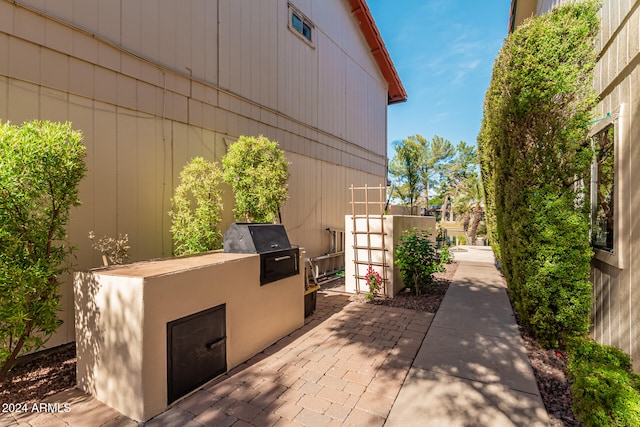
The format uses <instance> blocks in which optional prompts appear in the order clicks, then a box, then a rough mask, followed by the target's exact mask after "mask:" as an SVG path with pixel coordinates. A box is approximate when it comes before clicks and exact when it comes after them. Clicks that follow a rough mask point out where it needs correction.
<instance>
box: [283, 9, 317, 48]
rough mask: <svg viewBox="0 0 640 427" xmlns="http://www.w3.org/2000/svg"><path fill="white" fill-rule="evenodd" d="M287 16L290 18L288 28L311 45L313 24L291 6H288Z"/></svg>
mask: <svg viewBox="0 0 640 427" xmlns="http://www.w3.org/2000/svg"><path fill="white" fill-rule="evenodd" d="M289 14H290V16H291V19H290V21H289V22H290V27H291V28H293V29H294V30H295V31H296V32H298V33H299V34H300V35H301V36H302V37H304V38H305V39H307V41H309V42H311V43H313V23H311V21H309V19H308V18H307V17H306V16H304V15H303V14H302V13H300V12H299V11H298V10H297V9H296V8H295V7H293V6H292V5H291V4H289Z"/></svg>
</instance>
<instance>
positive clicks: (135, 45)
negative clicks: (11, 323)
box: [0, 0, 387, 346]
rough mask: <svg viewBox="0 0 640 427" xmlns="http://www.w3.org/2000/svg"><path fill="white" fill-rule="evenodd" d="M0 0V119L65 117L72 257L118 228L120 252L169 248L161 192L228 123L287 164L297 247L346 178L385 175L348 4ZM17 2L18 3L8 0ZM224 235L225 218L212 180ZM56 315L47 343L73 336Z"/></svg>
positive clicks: (149, 254) (319, 240)
mask: <svg viewBox="0 0 640 427" xmlns="http://www.w3.org/2000/svg"><path fill="white" fill-rule="evenodd" d="M293 3H294V4H295V5H296V6H297V7H298V9H300V10H301V11H302V12H303V13H304V14H305V15H306V16H308V17H309V18H310V19H312V20H313V22H314V24H315V32H314V45H313V46H309V45H308V44H306V43H304V42H303V41H302V40H301V39H300V37H298V36H297V35H295V34H294V33H293V32H292V31H290V30H289V29H288V27H287V22H288V10H287V1H286V0H277V1H276V2H263V1H259V0H252V1H248V0H247V1H242V2H238V1H225V0H218V1H208V2H196V1H188V2H181V3H180V4H179V5H178V3H175V2H161V3H158V2H149V1H139V2H100V1H98V0H87V1H82V2H77V1H72V0H24V1H18V2H13V1H6V0H0V120H3V121H7V120H8V121H11V122H12V123H16V124H17V123H21V122H23V121H28V120H33V119H48V120H55V121H71V122H72V123H73V127H74V128H75V129H79V130H81V131H82V132H83V134H84V142H85V144H86V145H87V148H88V154H87V164H88V168H89V173H88V176H87V177H86V178H85V179H84V180H83V181H82V183H81V185H80V198H81V200H82V206H80V207H78V208H77V209H74V211H73V213H72V220H71V223H70V225H69V230H68V231H69V233H68V234H69V239H70V242H71V244H72V245H74V246H75V247H77V252H76V254H77V258H76V259H75V260H74V262H75V263H76V267H77V269H87V268H91V267H95V266H98V265H100V258H99V254H97V253H96V252H95V251H93V250H92V249H91V247H90V241H89V240H88V238H87V235H88V232H89V231H90V230H93V231H94V232H95V233H96V235H97V236H103V235H110V236H116V235H118V234H119V233H127V234H128V235H129V240H130V245H131V250H130V256H131V259H132V260H134V261H136V260H143V259H150V258H157V257H163V256H169V255H171V250H172V245H171V236H170V234H169V231H168V230H169V226H170V220H169V217H168V215H167V212H168V210H169V209H170V198H171V194H172V191H173V188H175V186H176V185H177V183H178V175H179V173H180V170H181V169H182V168H183V166H184V165H185V164H186V163H187V162H188V161H189V160H190V159H191V158H193V157H195V156H203V157H205V158H207V159H209V160H213V161H220V159H221V158H222V156H223V155H224V154H225V152H226V149H227V146H228V145H229V144H230V143H232V142H233V141H235V139H236V138H237V137H238V136H240V135H258V134H264V135H265V136H267V137H269V138H271V139H275V140H277V141H278V142H279V143H280V146H281V147H282V148H284V149H285V150H286V156H287V159H288V160H289V161H290V162H291V167H290V171H291V180H290V191H289V195H290V198H289V201H288V202H287V203H286V204H285V205H284V206H283V208H282V216H283V222H284V224H285V226H286V228H287V231H288V233H289V237H290V240H291V241H292V242H293V243H296V244H299V245H303V246H305V247H306V248H307V250H308V255H309V256H316V255H321V254H323V253H325V252H326V251H327V250H328V249H329V245H330V242H329V238H328V234H327V233H326V232H325V231H324V230H325V229H326V228H327V227H330V228H337V229H340V228H342V225H343V215H344V214H345V213H346V212H348V209H349V205H348V201H349V194H348V190H347V189H348V187H349V186H350V185H352V184H354V185H364V184H370V185H378V184H380V183H384V182H385V180H386V178H385V177H386V108H387V84H386V81H385V80H384V78H383V76H382V75H381V74H380V71H379V69H378V68H377V66H376V64H375V61H374V60H373V57H372V56H371V54H370V52H369V48H368V46H367V44H366V42H365V40H364V39H363V37H362V35H361V33H360V31H359V29H358V26H357V23H356V22H355V20H354V19H353V17H352V16H351V13H350V10H349V7H348V2H346V1H343V0H328V1H325V2H322V5H321V6H319V5H316V4H315V3H314V2H311V1H309V0H297V1H293ZM20 5H22V7H21V6H20ZM223 201H224V207H225V209H224V213H223V223H222V225H221V228H222V231H223V232H224V231H225V230H226V227H227V226H228V225H229V224H230V223H231V222H232V221H233V214H232V207H233V199H232V195H231V193H230V191H229V189H228V188H226V187H225V195H224V198H223ZM62 295H63V298H62V299H63V311H62V312H61V318H62V319H63V321H64V322H65V324H64V326H63V327H62V328H61V329H60V330H59V333H58V334H57V335H56V336H55V337H54V338H53V339H52V340H51V341H50V342H49V343H48V345H49V346H54V345H58V344H61V343H65V342H70V341H73V339H74V331H73V328H72V327H71V325H73V312H72V310H71V307H73V299H72V292H71V284H70V281H69V280H67V281H66V283H65V285H64V286H63V289H62Z"/></svg>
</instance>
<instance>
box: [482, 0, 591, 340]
mask: <svg viewBox="0 0 640 427" xmlns="http://www.w3.org/2000/svg"><path fill="white" fill-rule="evenodd" d="M598 8H599V4H598V2H596V1H594V0H587V1H584V2H580V3H572V4H569V5H566V6H562V7H558V8H555V9H554V10H553V11H552V12H550V13H548V14H545V15H542V16H540V17H535V18H532V19H530V20H529V21H527V22H526V23H524V24H523V25H522V26H521V27H520V28H519V29H518V30H516V31H515V32H514V33H513V34H511V35H510V36H509V37H508V38H507V39H506V41H505V44H504V46H503V48H502V50H501V51H500V53H499V55H498V57H497V59H496V61H495V64H494V69H493V77H492V81H491V84H490V86H489V89H488V91H487V94H486V98H485V106H484V119H483V123H482V127H481V130H480V134H479V136H478V149H479V153H480V160H481V169H482V176H483V181H484V188H485V193H486V194H485V195H486V202H487V214H488V226H489V228H490V233H491V236H492V238H493V239H492V244H493V245H494V249H495V250H496V253H497V254H498V257H499V259H500V261H501V265H502V267H503V271H504V274H505V277H506V279H507V282H508V284H509V289H510V291H511V295H512V298H513V302H514V306H515V308H516V311H517V312H518V315H519V316H520V318H521V320H522V321H524V322H525V323H526V324H527V325H528V326H529V328H530V329H531V331H532V332H533V333H534V334H535V335H536V338H537V339H538V341H539V342H540V343H542V344H543V345H547V346H556V345H557V344H558V343H559V342H560V341H562V340H563V339H564V338H566V337H567V336H568V335H576V334H582V333H585V332H586V331H587V329H588V325H589V310H590V307H591V287H590V283H589V263H590V260H591V256H592V251H591V248H590V245H589V214H588V212H589V211H588V209H589V207H588V200H589V198H588V197H586V194H584V193H585V192H586V191H587V190H588V189H585V188H584V186H582V187H581V186H580V179H582V178H584V179H585V182H586V186H588V183H589V166H590V164H591V159H592V155H593V153H592V150H591V146H590V143H589V141H588V131H589V124H590V121H591V118H592V116H591V111H592V110H593V107H594V106H595V103H596V96H595V93H594V90H593V89H592V88H593V77H592V75H593V73H592V71H593V68H594V64H595V49H594V39H595V36H596V34H597V33H598V29H599V19H598Z"/></svg>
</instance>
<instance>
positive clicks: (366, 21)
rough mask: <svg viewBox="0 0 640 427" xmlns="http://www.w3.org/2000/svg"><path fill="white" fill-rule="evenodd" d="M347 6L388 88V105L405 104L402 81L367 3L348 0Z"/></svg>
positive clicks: (405, 92)
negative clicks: (358, 25) (349, 7)
mask: <svg viewBox="0 0 640 427" xmlns="http://www.w3.org/2000/svg"><path fill="white" fill-rule="evenodd" d="M349 5H350V6H351V14H352V15H353V16H354V17H355V18H356V20H357V21H358V23H359V24H360V31H362V34H363V35H364V38H365V40H366V41H367V44H368V45H369V49H370V50H371V54H372V55H373V58H374V59H375V61H376V63H377V64H378V67H379V68H380V71H381V72H382V75H383V76H384V78H385V80H386V81H387V84H388V86H389V88H388V104H397V103H399V102H405V101H406V100H407V91H406V90H405V89H404V86H403V85H402V81H401V80H400V76H399V75H398V72H397V71H396V68H395V66H394V65H393V61H392V60H391V56H390V55H389V51H387V48H386V46H385V45H384V41H383V40H382V36H381V35H380V31H378V27H377V26H376V23H375V21H374V19H373V16H372V15H371V11H370V10H369V6H368V5H367V2H366V1H365V0H349Z"/></svg>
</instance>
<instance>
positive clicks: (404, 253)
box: [394, 227, 442, 294]
mask: <svg viewBox="0 0 640 427" xmlns="http://www.w3.org/2000/svg"><path fill="white" fill-rule="evenodd" d="M430 235H431V233H430V232H429V231H426V230H418V229H417V228H415V227H414V228H413V229H412V230H405V231H403V232H402V234H401V236H400V243H399V244H398V247H397V248H396V252H395V261H394V263H395V264H396V265H397V266H398V267H399V268H400V276H401V277H402V282H403V283H404V285H405V286H406V287H408V288H410V289H411V290H412V291H413V292H415V293H416V294H420V292H421V290H422V289H424V288H426V287H427V286H429V285H431V284H432V283H433V273H435V272H438V271H442V267H441V266H440V263H439V262H438V254H437V251H436V248H435V246H434V244H433V243H432V242H431V239H430Z"/></svg>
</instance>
